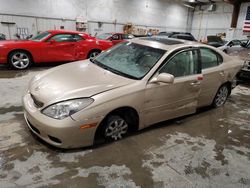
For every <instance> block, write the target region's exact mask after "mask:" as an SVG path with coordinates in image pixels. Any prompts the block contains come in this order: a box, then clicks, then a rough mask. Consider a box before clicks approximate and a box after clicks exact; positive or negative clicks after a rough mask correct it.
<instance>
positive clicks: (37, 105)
mask: <svg viewBox="0 0 250 188" xmlns="http://www.w3.org/2000/svg"><path fill="white" fill-rule="evenodd" d="M30 96H31V98H32V99H33V102H34V104H35V106H36V107H37V108H42V107H43V105H44V104H43V103H42V102H40V101H39V100H37V99H36V98H35V97H34V95H32V94H30Z"/></svg>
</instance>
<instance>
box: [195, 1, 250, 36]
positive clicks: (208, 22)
mask: <svg viewBox="0 0 250 188" xmlns="http://www.w3.org/2000/svg"><path fill="white" fill-rule="evenodd" d="M247 6H250V3H242V5H241V7H240V13H239V18H238V24H237V28H235V29H234V34H233V38H239V39H242V38H246V36H244V35H243V32H242V27H243V21H244V20H245V17H246V12H247ZM202 8H203V11H201V10H199V8H198V7H197V8H196V10H195V12H194V15H193V21H192V30H191V32H192V33H193V34H194V36H195V37H196V38H197V39H203V38H204V37H205V36H207V35H216V34H217V33H221V32H225V33H227V32H228V31H229V29H230V26H231V19H232V13H233V5H230V4H228V3H217V4H216V11H214V12H208V11H207V7H205V6H204V7H202Z"/></svg>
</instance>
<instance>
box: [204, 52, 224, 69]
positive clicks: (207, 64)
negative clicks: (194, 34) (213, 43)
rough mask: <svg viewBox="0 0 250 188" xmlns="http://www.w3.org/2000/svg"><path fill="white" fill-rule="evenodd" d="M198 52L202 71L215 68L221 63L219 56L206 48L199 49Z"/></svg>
mask: <svg viewBox="0 0 250 188" xmlns="http://www.w3.org/2000/svg"><path fill="white" fill-rule="evenodd" d="M200 52H201V63H202V69H206V68H211V67H216V66H218V65H219V64H221V63H222V62H223V59H222V57H221V56H220V55H219V54H217V53H216V52H214V51H212V50H210V49H208V48H201V49H200Z"/></svg>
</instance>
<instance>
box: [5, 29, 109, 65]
mask: <svg viewBox="0 0 250 188" xmlns="http://www.w3.org/2000/svg"><path fill="white" fill-rule="evenodd" d="M111 46H113V43H112V42H110V41H106V40H99V39H96V38H95V37H91V36H90V35H88V34H86V33H82V32H77V31H65V30H49V31H45V32H43V33H40V34H38V35H37V36H34V37H33V38H31V39H30V40H6V41H0V63H8V64H9V65H10V66H11V67H12V68H14V69H26V68H28V67H29V66H30V65H32V63H42V62H69V61H76V60H82V59H87V58H92V57H94V56H96V55H97V54H99V53H100V52H101V51H102V50H106V49H108V48H110V47H111Z"/></svg>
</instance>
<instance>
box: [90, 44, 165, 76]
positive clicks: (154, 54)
mask: <svg viewBox="0 0 250 188" xmlns="http://www.w3.org/2000/svg"><path fill="white" fill-rule="evenodd" d="M165 52H166V51H165V50H161V49H156V48H152V47H148V46H143V45H140V44H135V43H131V42H127V43H122V44H119V45H117V46H115V47H114V48H112V49H110V50H108V51H106V52H104V53H102V54H100V55H99V56H98V57H97V58H96V59H94V60H92V62H93V63H95V64H97V65H99V66H101V67H103V68H104V69H108V70H109V71H111V72H114V73H116V74H119V75H123V76H125V77H129V78H132V79H141V78H143V77H144V76H145V75H146V74H147V73H148V72H149V70H150V69H151V68H152V67H153V66H154V65H155V64H156V63H157V61H158V60H159V59H160V58H161V57H162V56H163V55H164V53H165Z"/></svg>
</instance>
